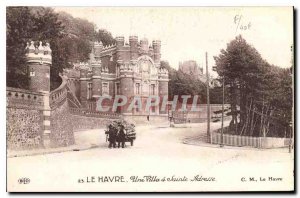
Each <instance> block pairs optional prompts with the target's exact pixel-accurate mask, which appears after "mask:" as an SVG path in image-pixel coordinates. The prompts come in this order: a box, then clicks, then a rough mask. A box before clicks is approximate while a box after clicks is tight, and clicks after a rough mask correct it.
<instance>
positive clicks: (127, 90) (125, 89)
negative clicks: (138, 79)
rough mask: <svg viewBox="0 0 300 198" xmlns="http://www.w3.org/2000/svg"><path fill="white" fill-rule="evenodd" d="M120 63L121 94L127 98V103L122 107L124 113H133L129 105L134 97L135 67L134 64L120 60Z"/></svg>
mask: <svg viewBox="0 0 300 198" xmlns="http://www.w3.org/2000/svg"><path fill="white" fill-rule="evenodd" d="M118 63H119V64H120V94H121V95H123V96H125V97H126V98H127V104H126V105H125V106H123V107H122V108H121V112H122V113H123V114H131V113H132V112H129V111H128V105H129V104H130V103H131V101H132V100H133V97H134V84H133V67H132V65H130V64H128V63H126V64H124V62H123V61H118Z"/></svg>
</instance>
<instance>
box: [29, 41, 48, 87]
mask: <svg viewBox="0 0 300 198" xmlns="http://www.w3.org/2000/svg"><path fill="white" fill-rule="evenodd" d="M26 59H27V66H28V76H29V89H30V90H31V91H40V92H50V66H51V64H52V56H51V49H50V44H49V43H46V45H45V46H44V45H43V42H42V41H40V42H39V45H38V46H35V44H34V41H31V42H30V45H29V43H27V47H26Z"/></svg>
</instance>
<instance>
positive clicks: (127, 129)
mask: <svg viewBox="0 0 300 198" xmlns="http://www.w3.org/2000/svg"><path fill="white" fill-rule="evenodd" d="M106 127H107V130H106V131H105V134H106V141H107V140H108V141H110V138H109V137H110V136H115V137H116V140H115V141H116V142H122V141H123V139H122V137H121V135H120V130H121V128H123V129H124V133H125V138H124V142H130V145H131V146H133V142H134V140H135V139H136V132H135V125H134V124H132V123H129V122H128V121H126V120H114V121H112V122H110V123H109V124H108V125H107V126H106ZM111 133H115V134H114V135H111Z"/></svg>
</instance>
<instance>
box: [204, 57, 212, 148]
mask: <svg viewBox="0 0 300 198" xmlns="http://www.w3.org/2000/svg"><path fill="white" fill-rule="evenodd" d="M205 62H206V95H207V140H208V141H209V140H210V143H212V136H211V133H210V102H209V73H208V62H207V52H205Z"/></svg>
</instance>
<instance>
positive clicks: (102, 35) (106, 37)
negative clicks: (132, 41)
mask: <svg viewBox="0 0 300 198" xmlns="http://www.w3.org/2000/svg"><path fill="white" fill-rule="evenodd" d="M95 41H99V42H100V41H101V42H102V43H103V45H104V46H106V45H112V44H115V43H116V41H115V39H114V38H113V37H112V35H111V33H110V32H108V31H107V30H105V29H99V30H98V31H97V32H96V33H95Z"/></svg>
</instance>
